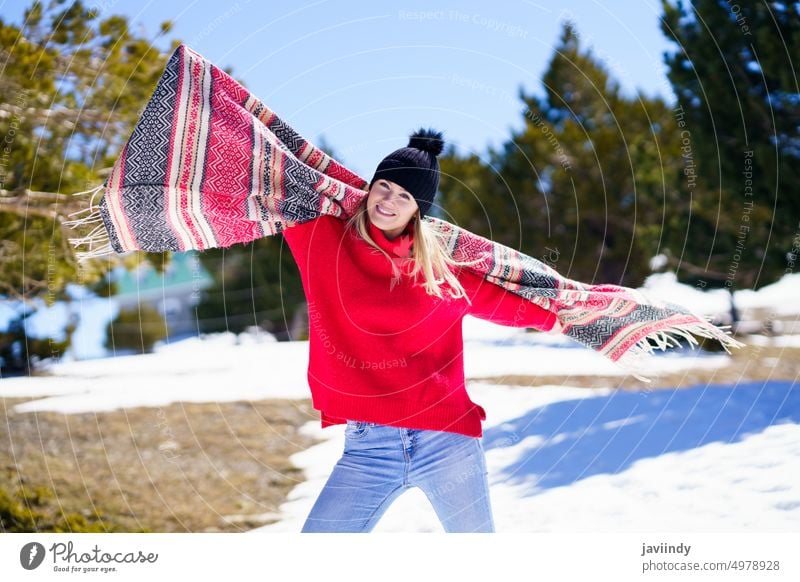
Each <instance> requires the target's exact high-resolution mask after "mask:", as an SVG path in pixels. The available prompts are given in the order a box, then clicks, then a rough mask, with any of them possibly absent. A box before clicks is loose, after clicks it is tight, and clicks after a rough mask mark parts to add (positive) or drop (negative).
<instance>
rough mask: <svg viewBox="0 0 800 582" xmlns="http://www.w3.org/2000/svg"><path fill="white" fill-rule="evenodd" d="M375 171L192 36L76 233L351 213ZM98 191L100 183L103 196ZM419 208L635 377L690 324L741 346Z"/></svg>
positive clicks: (125, 233) (484, 267)
mask: <svg viewBox="0 0 800 582" xmlns="http://www.w3.org/2000/svg"><path fill="white" fill-rule="evenodd" d="M367 185H368V182H367V181H366V180H365V179H364V178H362V177H361V176H359V175H358V174H356V173H355V172H353V171H351V170H350V169H348V168H346V167H345V166H343V165H342V164H340V163H339V162H337V161H336V160H334V159H333V158H331V157H330V156H329V155H327V154H326V153H325V152H323V151H322V150H320V149H319V148H317V147H316V146H314V145H313V144H312V143H311V142H309V141H308V140H306V139H304V138H303V137H302V136H301V135H299V134H298V133H297V132H296V131H295V130H294V129H292V127H291V126H290V125H289V124H287V123H286V122H285V121H284V120H283V119H281V118H280V117H279V116H278V115H277V114H276V113H275V112H274V111H272V110H271V109H270V108H269V107H267V106H266V104H264V103H263V102H261V101H260V100H258V99H257V98H256V97H255V96H253V95H252V94H251V93H250V92H249V91H247V89H245V88H244V87H243V86H242V85H241V84H239V83H237V82H236V81H235V80H234V79H233V78H231V77H230V76H229V75H228V74H227V73H225V72H224V71H222V70H221V69H219V68H218V67H216V66H215V65H214V64H213V63H211V62H210V61H208V60H206V59H205V58H203V57H202V56H201V55H199V54H198V53H197V52H195V51H193V50H192V49H190V48H189V47H187V46H186V45H180V46H179V47H178V48H177V49H176V50H175V52H174V53H173V54H172V55H171V57H170V58H169V61H168V62H167V65H166V67H165V70H164V72H163V74H162V76H161V77H160V79H159V81H158V83H157V85H156V88H155V90H154V92H153V95H152V96H151V98H150V100H149V102H148V103H147V105H146V107H145V109H144V110H143V112H142V114H141V116H140V118H139V120H138V121H137V123H136V125H135V127H134V129H133V132H132V134H131V136H130V138H129V139H128V141H127V143H126V144H125V146H124V148H123V150H122V152H121V154H120V156H119V158H118V160H117V161H116V163H115V164H114V167H113V168H112V171H111V173H110V174H109V177H108V178H107V179H106V181H105V182H104V183H103V184H101V185H99V186H97V187H95V188H93V189H91V190H89V191H86V192H79V193H77V194H78V195H90V197H89V201H88V204H87V207H86V208H85V209H84V210H83V211H80V212H78V213H75V214H76V215H78V216H81V217H80V218H76V219H74V220H71V221H69V222H68V223H67V224H68V226H71V227H73V228H75V229H82V228H83V227H85V226H87V225H95V224H97V226H95V227H94V229H93V230H92V231H91V232H89V233H88V234H86V235H84V236H81V237H76V238H73V239H71V240H70V242H71V243H72V244H73V245H74V246H75V247H76V250H77V249H85V250H82V251H78V252H76V256H77V258H78V260H79V261H85V260H89V259H92V258H97V257H103V256H106V255H110V254H113V253H124V252H128V251H133V250H143V251H150V252H162V251H175V252H183V251H187V250H191V249H197V250H201V251H202V250H205V249H208V248H214V247H223V248H224V247H229V246H231V245H234V244H237V243H247V242H250V241H253V240H256V239H258V238H261V237H265V236H272V235H275V234H278V233H280V232H282V231H283V230H284V229H286V228H291V227H292V226H293V225H294V224H295V223H303V222H306V221H309V220H314V219H315V218H318V217H320V216H322V215H331V216H335V217H338V218H342V219H346V218H349V217H350V216H352V214H353V213H354V212H355V210H356V208H357V207H358V206H359V204H360V202H361V201H362V200H363V198H364V197H365V196H366V195H367V192H366V188H367ZM97 194H102V198H101V199H100V202H99V204H95V197H96V195H97ZM423 220H425V221H426V223H427V224H428V226H429V227H430V228H431V229H433V230H434V231H436V232H437V233H438V234H439V235H440V236H441V238H442V240H443V241H444V244H445V248H446V249H447V251H448V252H449V253H450V254H451V256H453V257H454V258H455V259H457V260H461V261H464V260H478V259H480V260H479V261H478V262H477V263H476V264H474V265H472V266H469V267H465V268H468V269H470V270H471V271H473V272H474V273H476V274H478V275H480V276H482V277H484V278H485V279H486V280H487V281H489V282H491V283H493V284H496V285H500V286H502V287H503V288H505V289H507V290H509V291H511V292H513V293H516V294H518V295H520V296H522V297H525V298H526V299H528V300H529V301H531V302H532V303H535V304H537V305H539V306H541V307H543V308H544V309H547V310H549V311H551V312H553V313H555V314H556V316H557V317H558V320H559V322H560V323H561V325H562V326H563V333H564V334H565V335H567V336H568V337H570V338H572V339H573V340H575V341H577V342H579V343H580V344H582V345H584V346H586V347H588V348H590V349H592V350H595V351H596V352H598V353H600V354H601V355H603V356H605V357H607V358H608V359H610V360H611V361H613V362H616V363H618V364H620V365H621V366H623V367H624V368H625V369H626V370H627V371H629V372H631V373H632V374H634V375H635V376H636V377H637V378H639V379H640V380H643V381H646V382H649V381H650V380H649V379H648V378H647V377H645V376H644V374H645V373H646V369H647V364H646V362H645V361H644V359H643V357H644V356H646V355H649V354H652V353H653V352H654V350H656V349H660V350H665V349H667V348H668V347H669V346H670V344H672V345H675V346H678V345H680V343H679V338H682V339H685V340H686V341H687V342H688V343H689V345H690V346H692V347H694V346H695V345H697V344H698V342H697V340H696V339H695V337H694V336H700V337H707V338H711V339H714V340H717V341H719V342H720V343H721V344H722V346H723V347H724V349H725V350H726V352H728V353H730V348H732V347H736V348H739V347H743V346H744V344H743V343H741V342H739V341H737V340H735V339H734V338H733V337H731V336H730V335H728V334H727V333H726V332H725V331H723V327H717V326H715V325H713V324H712V323H711V322H710V320H709V318H706V317H704V316H701V315H698V314H695V313H692V312H691V311H690V310H688V309H687V308H685V307H683V306H681V305H676V304H673V303H667V302H663V301H657V300H654V299H653V298H651V297H649V296H647V295H646V294H644V293H643V292H641V291H637V290H635V289H630V288H627V287H621V286H616V285H590V284H584V283H581V282H579V281H574V280H571V279H567V278H566V277H563V276H562V275H560V274H559V273H558V272H557V271H555V270H554V269H552V268H551V267H550V266H548V265H546V264H545V263H543V262H541V261H539V260H537V259H535V258H533V257H530V256H528V255H525V254H523V253H520V252H519V251H516V250H514V249H512V248H510V247H507V246H504V245H501V244H499V243H495V242H493V241H491V240H489V239H486V238H484V237H481V236H479V235H476V234H474V233H471V232H469V231H467V230H465V229H463V228H460V227H458V226H456V225H454V224H451V223H449V222H447V221H444V220H441V219H437V218H434V217H431V216H426V217H425V218H424V219H423Z"/></svg>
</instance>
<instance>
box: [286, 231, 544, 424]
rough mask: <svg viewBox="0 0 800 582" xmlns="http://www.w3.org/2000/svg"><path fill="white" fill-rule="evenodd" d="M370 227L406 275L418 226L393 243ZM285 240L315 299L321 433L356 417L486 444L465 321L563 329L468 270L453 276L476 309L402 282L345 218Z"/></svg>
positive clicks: (312, 370) (312, 359) (314, 378)
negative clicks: (472, 389)
mask: <svg viewBox="0 0 800 582" xmlns="http://www.w3.org/2000/svg"><path fill="white" fill-rule="evenodd" d="M368 224H369V231H370V233H371V235H372V237H373V239H374V240H375V242H376V243H377V244H378V245H380V246H381V248H383V249H384V250H386V251H387V252H388V253H389V254H390V256H393V257H394V259H393V260H394V261H395V262H396V263H397V264H398V266H400V267H401V269H402V268H406V269H408V268H409V266H410V264H411V261H413V259H412V258H407V257H409V254H410V251H411V244H412V243H413V230H411V229H410V225H409V228H407V229H406V231H405V232H404V233H403V234H402V235H400V236H398V237H396V238H395V239H388V238H387V237H386V236H385V234H384V233H383V231H382V230H380V229H379V228H377V227H376V226H375V225H373V224H372V223H371V222H370V223H368ZM283 234H284V238H285V239H286V242H287V243H288V245H289V248H290V250H291V252H292V255H293V256H294V259H295V261H296V263H297V266H298V268H299V270H300V275H301V278H302V282H303V288H304V290H305V294H306V299H307V301H308V314H309V334H310V337H309V350H310V353H309V365H308V382H309V387H310V389H311V396H312V402H313V405H314V408H316V409H317V410H319V411H320V412H321V423H322V427H323V428H325V427H327V426H330V425H334V424H343V423H345V422H346V420H347V419H350V420H363V421H368V422H376V423H379V424H387V425H392V426H399V427H406V428H422V429H433V430H441V431H449V432H455V433H460V434H465V435H468V436H476V437H478V436H482V434H483V431H482V427H481V421H482V420H485V419H486V412H485V411H484V409H483V408H482V407H481V406H479V405H478V404H475V403H474V402H472V400H470V398H469V395H468V394H467V391H466V388H465V378H464V352H463V339H462V334H461V327H462V320H463V318H464V316H465V315H466V314H468V313H469V314H471V315H473V316H475V317H479V318H481V319H487V320H490V321H493V322H495V323H499V324H502V325H508V326H514V327H534V328H537V329H540V330H542V331H549V330H550V329H551V328H552V327H553V325H554V324H555V316H554V315H553V314H552V313H550V312H549V311H547V310H545V309H542V308H541V307H539V306H537V305H535V304H533V303H531V302H530V301H528V300H526V299H523V298H522V297H520V296H518V295H516V294H515V293H512V292H510V291H507V290H505V289H503V288H502V287H499V286H497V285H495V284H494V283H490V282H488V281H485V280H484V279H483V278H482V277H480V276H478V275H475V274H473V273H471V272H469V271H468V270H466V269H465V268H461V269H456V270H455V271H454V272H455V273H456V276H457V278H458V280H459V281H460V282H461V285H462V286H463V287H464V290H465V291H466V293H467V295H468V296H469V297H470V299H471V300H472V305H471V306H470V305H469V304H468V303H467V301H466V300H465V299H464V298H460V299H452V298H450V297H449V296H448V294H447V292H446V290H447V288H446V286H445V287H443V288H442V291H443V293H444V295H445V297H444V298H442V299H439V298H438V297H434V296H431V295H428V294H427V293H426V292H425V290H424V288H422V287H414V286H412V281H411V279H410V277H409V276H408V275H407V274H403V275H402V277H394V276H393V275H392V269H391V265H390V264H389V261H388V259H387V258H386V257H385V256H384V255H383V254H381V253H380V252H378V251H377V250H376V249H374V248H372V247H371V246H370V245H368V244H367V243H366V241H364V240H362V239H361V238H360V237H358V234H357V233H356V232H355V231H353V230H347V229H346V228H345V221H344V220H342V219H339V218H335V217H332V216H327V215H323V216H321V217H319V218H316V219H314V220H311V221H308V222H305V223H303V224H297V225H295V226H292V227H291V228H288V229H286V230H285V231H284V232H283ZM421 280H422V275H418V278H417V281H421Z"/></svg>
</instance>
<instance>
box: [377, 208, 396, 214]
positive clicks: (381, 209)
mask: <svg viewBox="0 0 800 582" xmlns="http://www.w3.org/2000/svg"><path fill="white" fill-rule="evenodd" d="M377 209H378V212H379V213H381V214H383V215H384V216H394V214H389V213H387V212H384V211H383V208H381V207H380V206H377Z"/></svg>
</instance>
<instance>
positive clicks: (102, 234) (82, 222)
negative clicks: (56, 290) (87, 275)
mask: <svg viewBox="0 0 800 582" xmlns="http://www.w3.org/2000/svg"><path fill="white" fill-rule="evenodd" d="M104 190H105V184H104V183H103V184H100V185H98V186H95V187H94V188H90V189H89V190H84V191H83V192H74V193H73V194H72V195H73V196H86V195H90V198H89V203H88V204H87V205H86V208H83V209H81V210H78V211H77V212H73V213H72V214H69V215H68V216H70V217H73V216H77V217H78V218H74V219H72V220H64V221H63V222H62V224H64V226H67V227H69V228H70V229H72V230H75V231H77V230H78V229H80V228H83V227H87V226H91V225H95V226H94V228H93V229H92V230H91V231H90V232H89V234H86V235H84V236H80V237H72V238H70V239H68V241H69V243H70V244H71V245H72V246H73V247H75V258H76V259H77V261H78V262H79V263H83V262H85V261H88V260H89V259H96V258H100V257H104V256H112V255H114V254H115V251H114V248H113V247H112V246H111V240H110V239H109V237H108V231H107V230H106V228H105V224H104V223H103V216H102V215H101V214H100V206H98V205H97V204H95V197H96V196H97V195H98V194H102V193H103V191H104ZM79 248H85V250H78V249H79Z"/></svg>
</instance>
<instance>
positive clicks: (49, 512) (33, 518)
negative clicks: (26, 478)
mask: <svg viewBox="0 0 800 582" xmlns="http://www.w3.org/2000/svg"><path fill="white" fill-rule="evenodd" d="M130 531H132V530H129V529H125V528H124V527H123V526H122V525H120V524H117V523H116V522H115V521H114V520H113V519H110V518H108V517H106V516H105V515H104V514H103V512H102V511H100V510H98V509H96V508H95V509H93V510H91V511H89V510H87V511H83V512H81V513H74V512H69V513H67V512H64V510H63V508H62V507H61V505H60V504H59V503H58V500H57V499H56V498H55V495H54V494H53V491H52V490H50V489H49V488H47V487H43V486H36V487H28V486H25V485H20V486H19V487H17V490H16V491H15V492H14V493H9V492H8V491H6V489H5V488H4V487H2V486H0V532H3V533H31V532H37V533H44V532H59V533H60V532H67V533H110V532H130ZM133 531H135V532H136V533H142V532H147V531H149V530H147V529H137V530H133Z"/></svg>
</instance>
